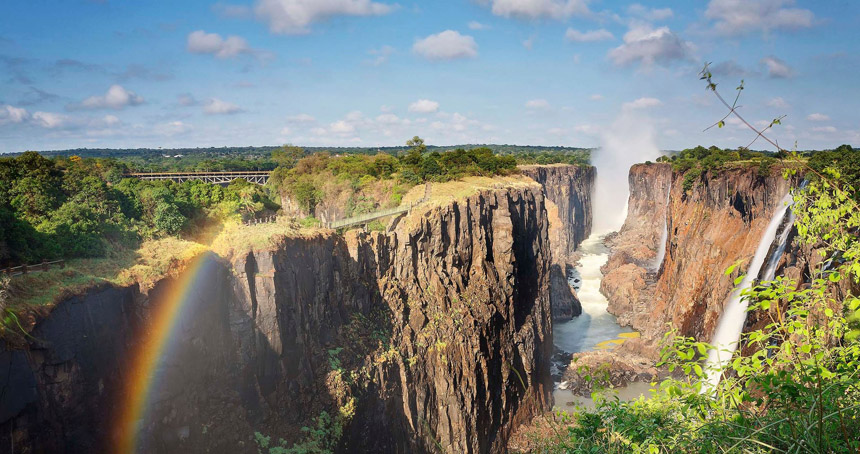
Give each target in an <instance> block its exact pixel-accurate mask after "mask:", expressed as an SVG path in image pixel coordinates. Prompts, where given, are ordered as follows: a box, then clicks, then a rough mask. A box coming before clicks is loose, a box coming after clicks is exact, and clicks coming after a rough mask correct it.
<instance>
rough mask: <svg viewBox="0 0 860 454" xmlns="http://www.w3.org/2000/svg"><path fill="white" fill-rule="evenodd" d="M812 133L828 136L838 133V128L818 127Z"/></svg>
mask: <svg viewBox="0 0 860 454" xmlns="http://www.w3.org/2000/svg"><path fill="white" fill-rule="evenodd" d="M812 131H813V132H825V133H828V134H832V133H834V132H836V128H834V127H833V126H817V127H815V128H812Z"/></svg>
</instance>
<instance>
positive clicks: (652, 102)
mask: <svg viewBox="0 0 860 454" xmlns="http://www.w3.org/2000/svg"><path fill="white" fill-rule="evenodd" d="M661 104H663V102H662V101H660V100H659V99H657V98H639V99H637V100H635V101H631V102H625V103H624V104H623V105H622V106H621V108H622V109H624V110H636V109H647V108H649V107H656V106H659V105H661Z"/></svg>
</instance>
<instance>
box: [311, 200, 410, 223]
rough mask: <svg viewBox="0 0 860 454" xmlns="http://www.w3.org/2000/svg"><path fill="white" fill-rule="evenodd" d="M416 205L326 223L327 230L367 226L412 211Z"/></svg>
mask: <svg viewBox="0 0 860 454" xmlns="http://www.w3.org/2000/svg"><path fill="white" fill-rule="evenodd" d="M415 205H417V204H416V203H412V204H409V205H405V206H399V207H394V208H389V209H387V210H382V211H375V212H373V213H368V214H363V215H361V216H353V217H351V218H346V219H340V220H337V221H331V222H326V223H325V227H326V228H327V229H342V228H345V227H352V226H354V225H359V224H367V223H368V222H370V221H373V220H376V219H379V218H384V217H388V216H392V215H395V214H400V213H406V212H408V211H409V210H411V209H412V207H414V206H415Z"/></svg>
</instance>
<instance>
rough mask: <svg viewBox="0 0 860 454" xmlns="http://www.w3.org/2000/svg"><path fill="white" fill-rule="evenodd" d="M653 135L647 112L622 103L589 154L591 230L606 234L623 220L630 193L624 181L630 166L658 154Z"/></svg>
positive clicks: (626, 182) (617, 227) (653, 158)
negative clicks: (594, 173)
mask: <svg viewBox="0 0 860 454" xmlns="http://www.w3.org/2000/svg"><path fill="white" fill-rule="evenodd" d="M655 137H656V132H655V130H654V126H653V124H652V122H651V121H650V119H649V118H648V116H647V115H645V114H644V113H643V112H641V111H640V110H639V109H636V108H635V107H631V106H630V105H625V106H624V108H623V109H622V111H621V113H620V114H619V116H618V118H616V119H615V121H614V122H613V123H612V125H611V126H610V127H609V128H608V129H605V130H604V131H603V133H602V134H601V139H600V148H599V149H597V150H594V152H593V153H592V155H591V163H592V165H594V166H595V167H597V182H596V185H595V189H594V194H593V200H592V206H593V207H594V218H593V226H592V232H594V233H598V234H606V233H609V232H612V231H617V230H619V229H620V228H621V226H622V225H623V224H624V219H625V218H626V217H627V199H628V197H629V195H630V186H629V184H628V181H627V176H628V173H629V171H630V166H632V165H633V164H636V163H640V162H644V161H646V160H651V161H653V160H656V159H657V157H659V156H660V149H659V148H658V147H657V142H656V140H655Z"/></svg>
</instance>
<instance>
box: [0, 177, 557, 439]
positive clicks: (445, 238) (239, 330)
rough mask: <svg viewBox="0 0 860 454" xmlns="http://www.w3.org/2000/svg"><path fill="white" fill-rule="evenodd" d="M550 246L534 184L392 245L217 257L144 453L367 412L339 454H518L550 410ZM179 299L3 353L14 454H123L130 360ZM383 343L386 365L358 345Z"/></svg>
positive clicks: (333, 243) (67, 322) (63, 307)
mask: <svg viewBox="0 0 860 454" xmlns="http://www.w3.org/2000/svg"><path fill="white" fill-rule="evenodd" d="M549 251H550V247H549V234H548V220H547V214H546V207H545V202H544V198H543V195H542V193H541V192H540V190H539V189H538V188H537V187H536V186H535V187H521V188H517V189H499V190H493V191H487V192H484V193H480V194H477V195H474V196H472V197H469V198H468V199H466V200H464V201H460V202H455V203H452V204H451V205H447V206H442V207H438V208H434V209H432V210H429V211H427V212H426V213H423V214H421V213H413V216H410V217H406V218H404V219H402V220H401V222H400V223H399V224H398V226H397V228H395V229H394V230H393V232H391V233H389V234H379V233H377V234H363V233H362V234H350V235H348V236H347V238H346V239H344V238H343V237H340V236H337V235H335V234H334V233H332V232H327V233H317V234H312V235H309V236H305V237H300V238H283V239H281V240H280V241H278V242H277V245H276V246H274V247H271V248H267V249H265V250H257V251H251V252H249V253H243V254H239V255H238V256H236V257H233V258H232V259H230V260H229V261H228V260H225V259H222V258H218V257H215V256H208V257H205V258H204V260H205V263H204V265H203V266H201V267H200V268H199V269H197V270H196V271H195V273H197V274H196V279H195V282H197V283H198V285H195V286H194V287H193V288H191V290H189V291H188V292H187V293H186V295H187V296H186V300H185V301H184V303H183V308H182V310H181V314H182V315H181V317H180V318H178V319H177V320H178V322H177V323H178V324H177V325H176V326H177V328H176V330H175V332H174V334H173V335H172V337H171V338H170V342H169V345H170V346H171V347H170V348H169V352H170V354H169V355H168V356H167V358H168V359H166V360H164V361H163V362H162V363H160V365H159V373H158V380H157V381H156V382H155V383H156V385H154V386H153V391H152V395H151V397H150V400H149V405H148V410H147V411H148V414H147V417H146V419H145V424H144V425H143V426H142V427H141V432H140V443H141V446H143V447H144V450H145V452H156V453H159V452H191V453H196V452H201V453H202V452H248V453H255V452H257V446H256V444H255V443H254V441H253V433H254V432H255V431H259V432H262V433H264V434H268V435H271V436H272V439H273V440H276V439H278V438H285V439H287V440H290V441H298V440H299V439H300V438H301V431H300V428H301V427H302V426H306V425H311V424H312V423H313V421H312V418H314V417H316V416H318V415H320V414H321V412H322V411H327V412H328V413H329V414H337V412H338V411H339V408H343V407H344V405H345V403H348V402H349V401H350V399H352V398H354V413H355V414H354V416H353V417H352V418H351V420H350V421H351V422H349V423H348V424H347V425H346V426H345V427H344V436H343V438H342V440H341V442H340V444H339V445H338V446H337V448H336V449H337V450H339V451H341V452H403V453H406V452H437V451H438V446H442V448H443V450H444V451H446V452H476V453H489V452H503V451H504V450H505V446H506V442H507V439H508V437H509V435H510V433H511V431H512V430H513V428H514V427H516V426H517V425H518V424H520V423H521V422H523V421H525V420H528V419H529V418H530V417H531V416H532V415H534V414H537V413H539V412H542V411H544V410H546V409H548V406H549V404H550V399H551V394H550V393H551V390H552V385H551V382H550V377H549V356H550V353H551V348H552V327H551V324H550V303H549V280H550V266H551V257H550V253H549ZM174 284H175V283H174V282H173V281H172V280H170V279H167V280H165V281H163V282H162V283H160V284H159V285H157V286H156V287H155V288H154V289H153V290H152V291H150V292H149V293H148V294H145V295H144V294H141V293H140V292H139V291H138V290H137V289H136V288H126V289H115V288H107V289H102V290H98V291H94V292H90V293H89V294H87V295H84V296H82V297H80V298H76V299H72V300H68V301H65V302H63V303H61V304H60V305H59V306H58V307H57V308H56V309H55V310H54V312H53V313H52V314H51V315H50V316H48V317H47V318H46V319H45V320H43V321H42V322H40V323H39V324H38V326H37V328H36V331H34V337H36V338H38V339H39V342H33V343H31V345H30V346H29V350H8V349H3V350H2V351H0V376H8V377H11V379H10V380H9V381H8V386H11V388H9V389H8V390H6V391H4V393H3V394H2V396H0V402H2V404H3V405H2V411H0V444H2V445H3V446H15V452H52V453H54V452H56V453H78V452H81V453H83V452H107V451H109V450H110V448H111V447H112V445H113V442H114V441H115V439H116V438H115V437H116V435H117V434H116V432H117V427H116V419H117V416H118V415H120V414H121V411H122V409H123V402H125V401H126V400H127V399H128V397H129V396H128V392H129V391H128V389H127V388H126V386H125V385H126V384H127V383H128V382H129V380H130V379H131V378H132V377H131V376H130V375H131V374H132V371H133V370H134V367H133V364H131V363H130V362H131V359H130V358H132V357H134V353H135V349H136V348H137V347H138V346H139V345H140V339H141V338H142V337H143V336H148V335H150V333H151V330H152V327H151V326H150V325H151V319H152V308H153V307H155V305H157V304H158V302H159V301H161V300H162V299H163V298H164V297H166V296H167V295H168V294H170V293H171V290H170V289H171V286H172V285H174ZM362 330H364V331H366V333H365V334H367V336H363V337H362V336H357V335H356V334H355V333H356V332H362ZM379 342H382V343H384V344H385V345H386V346H387V347H386V348H388V350H386V351H385V354H384V355H381V356H379V355H377V356H371V355H370V354H369V353H368V352H369V351H370V350H369V349H366V348H363V347H361V345H359V344H368V345H371V346H372V347H373V348H376V346H377V345H378V343H379ZM347 353H350V354H349V355H347ZM338 354H340V356H338ZM362 355H364V356H362ZM341 362H342V364H339V363H341ZM341 368H342V369H343V370H349V371H356V372H361V373H360V374H359V375H360V376H357V378H354V379H353V380H355V381H356V383H358V382H360V383H361V385H360V386H357V385H344V384H343V376H342V375H339V374H338V373H335V372H336V370H335V369H338V370H340V369H341ZM338 377H340V378H338ZM338 380H340V381H338ZM6 393H9V394H6ZM10 434H11V435H10ZM10 437H11V439H10Z"/></svg>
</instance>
